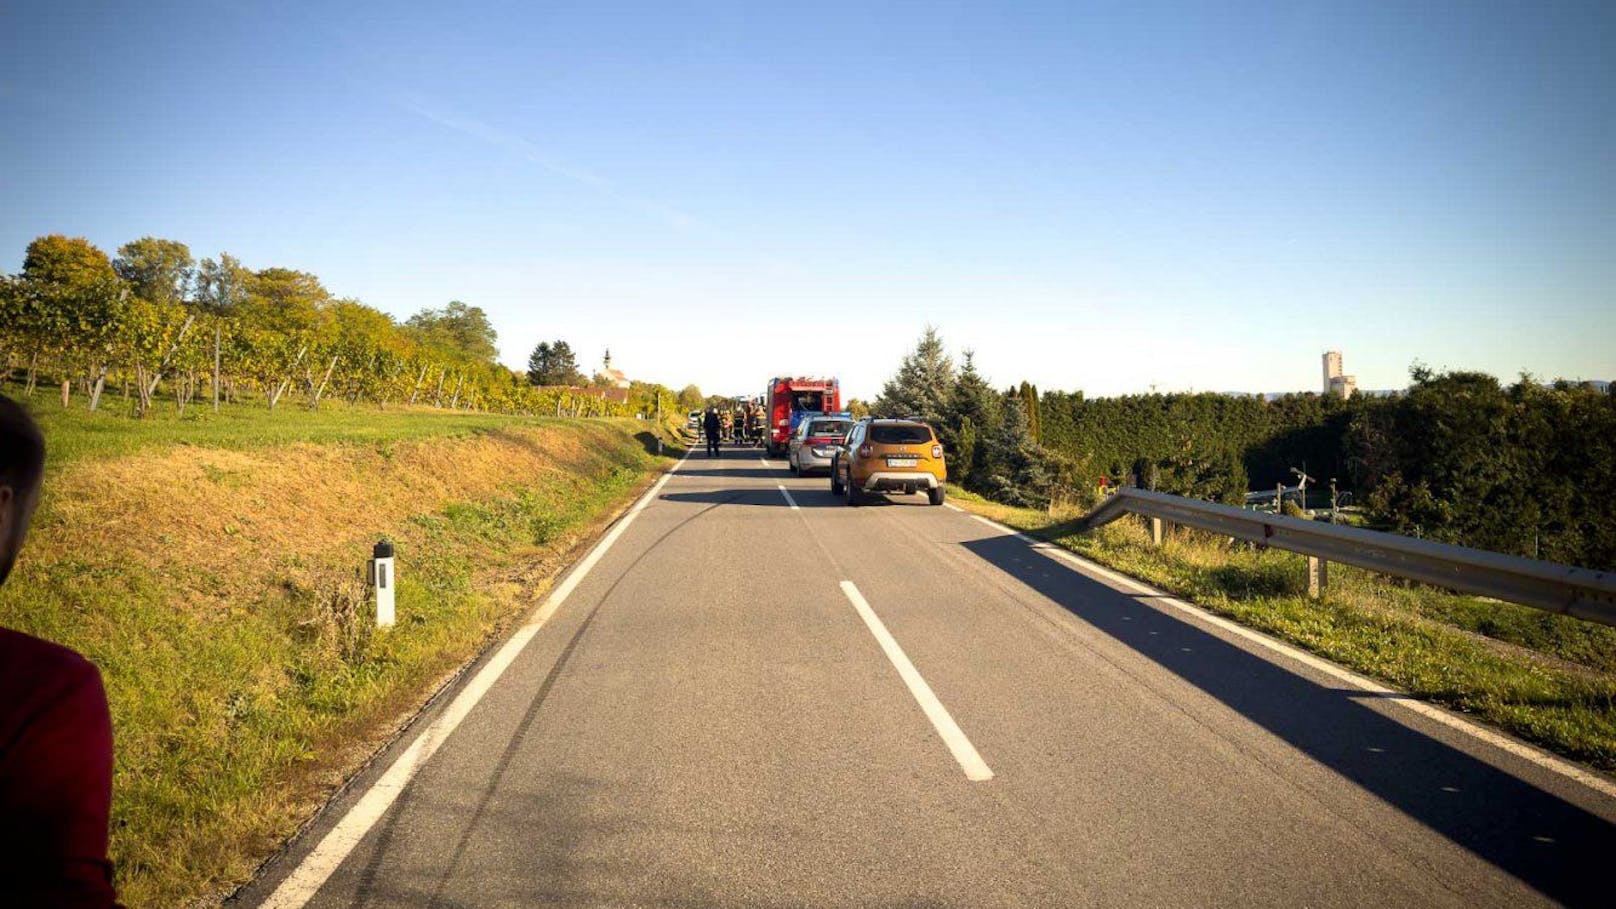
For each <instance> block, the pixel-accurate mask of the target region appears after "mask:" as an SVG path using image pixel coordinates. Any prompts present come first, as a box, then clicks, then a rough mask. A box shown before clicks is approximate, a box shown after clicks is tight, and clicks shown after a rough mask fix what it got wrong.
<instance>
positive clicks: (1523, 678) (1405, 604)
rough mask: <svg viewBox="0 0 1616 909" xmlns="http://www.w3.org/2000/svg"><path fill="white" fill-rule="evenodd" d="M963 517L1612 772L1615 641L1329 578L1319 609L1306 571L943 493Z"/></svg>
mask: <svg viewBox="0 0 1616 909" xmlns="http://www.w3.org/2000/svg"><path fill="white" fill-rule="evenodd" d="M951 492H952V494H953V500H954V501H955V502H957V503H958V504H960V505H961V506H962V507H964V508H968V509H970V510H971V511H974V512H976V513H978V514H982V515H984V516H986V517H989V518H992V519H994V520H996V521H1000V522H1002V523H1004V524H1007V525H1009V526H1011V527H1014V528H1016V529H1017V530H1021V531H1024V532H1026V533H1028V534H1029V535H1031V536H1034V537H1037V538H1040V539H1043V540H1047V541H1049V542H1052V543H1055V544H1056V545H1059V546H1061V547H1063V548H1065V549H1068V550H1071V551H1072V552H1075V553H1078V554H1080V555H1083V556H1085V557H1087V558H1089V559H1092V560H1094V561H1095V562H1098V563H1100V564H1102V565H1105V566H1107V567H1109V568H1113V569H1115V570H1117V571H1121V572H1123V573H1125V574H1128V575H1131V576H1133V577H1136V578H1139V579H1141V580H1144V581H1148V582H1150V583H1151V584H1154V585H1156V586H1158V587H1161V588H1163V589H1165V590H1167V591H1170V592H1172V593H1174V594H1177V595H1179V596H1181V597H1184V598H1185V599H1188V600H1190V601H1193V602H1195V603H1196V604H1198V605H1200V606H1203V607H1205V608H1206V609H1208V610H1210V611H1211V612H1214V613H1217V614H1219V615H1222V616H1226V617H1228V618H1231V619H1234V620H1235V621H1238V622H1240V623H1241V624H1243V625H1247V626H1249V627H1251V628H1255V629H1257V630H1259V631H1263V632H1265V633H1267V634H1270V635H1273V636H1274V637H1276V638H1279V639H1281V640H1284V641H1288V642H1290V643H1292V644H1296V645H1298V646H1300V647H1302V648H1304V649H1306V650H1309V651H1312V652H1313V653H1316V654H1318V655H1320V656H1323V657H1326V658H1328V659H1330V660H1333V661H1334V662H1336V663H1339V664H1341V665H1343V666H1346V667H1347V668H1349V669H1352V670H1354V671H1357V672H1361V673H1363V674H1365V675H1368V676H1373V677H1375V678H1378V679H1381V680H1382V681H1385V682H1387V683H1389V684H1391V685H1393V686H1395V687H1397V688H1400V689H1402V690H1404V691H1407V692H1408V693H1410V694H1413V695H1415V696H1417V697H1420V698H1423V699H1426V700H1429V701H1433V702H1435V703H1439V704H1442V705H1443V706H1445V707H1448V708H1451V709H1453V710H1455V711H1458V712H1460V713H1465V714H1470V715H1472V716H1475V717H1477V718H1479V719H1482V720H1485V721H1486V722H1488V723H1491V724H1493V725H1495V726H1498V727H1499V728H1502V729H1504V730H1507V731H1508V732H1511V733H1513V734H1515V735H1518V736H1520V737H1521V738H1524V739H1527V740H1529V741H1532V742H1536V743H1537V744H1539V745H1542V746H1544V747H1545V748H1548V749H1550V750H1553V751H1555V752H1558V753H1560V754H1562V755H1565V756H1567V757H1570V758H1573V759H1576V760H1580V761H1584V762H1586V763H1588V764H1590V765H1592V766H1594V767H1598V768H1600V769H1602V770H1607V771H1611V770H1616V629H1612V628H1607V627H1605V626H1603V625H1595V624H1592V623H1589V622H1582V621H1578V620H1576V619H1570V618H1566V617H1564V616H1557V615H1552V614H1550V613H1545V612H1540V611H1538V610H1535V609H1529V608H1527V607H1524V606H1516V605H1513V604H1510V603H1501V602H1497V601H1494V600H1487V599H1483V598H1479V597H1472V596H1464V595H1460V594H1454V593H1449V592H1446V591H1442V590H1437V589H1434V588H1430V587H1426V586H1424V585H1420V584H1413V583H1405V582H1401V581H1397V580H1393V579H1389V578H1385V577H1383V576H1380V575H1375V574H1373V573H1371V572H1367V571H1362V570H1359V569H1356V568H1352V567H1350V566H1346V565H1339V564H1332V565H1331V566H1330V583H1329V586H1328V587H1327V588H1326V591H1325V594H1324V596H1322V597H1321V598H1320V599H1318V600H1313V599H1310V598H1308V597H1307V595H1306V593H1307V591H1306V569H1305V562H1306V560H1305V559H1304V558H1303V557H1302V556H1299V555H1296V554H1294V553H1288V552H1282V551H1279V550H1273V549H1269V550H1259V549H1256V548H1253V547H1249V546H1244V545H1236V546H1227V545H1225V544H1224V541H1223V540H1222V539H1221V538H1217V537H1213V536H1211V535H1209V534H1204V533H1200V532H1198V531H1191V530H1187V529H1184V528H1178V529H1177V530H1176V531H1175V532H1174V533H1172V534H1170V535H1169V537H1168V539H1167V540H1166V542H1165V543H1164V545H1163V546H1161V547H1160V548H1157V547H1155V546H1152V545H1151V543H1150V537H1149V533H1148V532H1147V531H1146V530H1145V528H1144V526H1143V524H1142V522H1141V521H1139V520H1131V519H1123V520H1121V521H1117V522H1115V523H1113V524H1110V525H1107V526H1105V527H1102V528H1100V529H1098V530H1096V531H1092V532H1090V533H1086V534H1078V533H1074V532H1072V524H1071V518H1072V517H1075V516H1074V515H1056V516H1051V515H1048V514H1046V513H1044V512H1041V511H1036V510H1028V509H1018V508H1010V507H1007V506H1004V505H999V504H997V503H993V502H988V501H986V500H984V499H982V498H981V497H979V496H975V495H972V494H971V493H968V492H963V491H956V490H951Z"/></svg>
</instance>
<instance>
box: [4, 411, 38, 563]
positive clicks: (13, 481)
mask: <svg viewBox="0 0 1616 909" xmlns="http://www.w3.org/2000/svg"><path fill="white" fill-rule="evenodd" d="M44 473H45V438H44V436H43V435H41V434H40V431H39V427H38V426H37V425H35V423H34V421H33V418H32V417H29V416H28V412H27V411H25V410H23V409H22V407H21V405H19V404H18V403H17V402H16V401H13V400H11V399H10V398H8V397H5V396H4V395H0V584H3V583H5V580H6V576H7V575H9V574H11V567H12V566H13V565H15V564H16V562H17V554H18V553H19V552H21V551H22V541H23V538H24V537H26V536H27V535H28V522H29V520H30V519H31V518H32V517H33V515H34V506H35V505H38V504H39V483H40V478H41V477H43V476H44Z"/></svg>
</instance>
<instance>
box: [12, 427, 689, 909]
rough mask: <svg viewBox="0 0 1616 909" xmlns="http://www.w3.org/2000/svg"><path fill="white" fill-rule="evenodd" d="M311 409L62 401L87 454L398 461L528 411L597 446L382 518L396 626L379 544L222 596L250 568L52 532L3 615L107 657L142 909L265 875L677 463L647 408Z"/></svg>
mask: <svg viewBox="0 0 1616 909" xmlns="http://www.w3.org/2000/svg"><path fill="white" fill-rule="evenodd" d="M294 416H295V417H296V419H286V418H283V417H282V416H281V415H278V414H277V415H270V414H268V413H264V412H259V413H257V414H243V413H227V414H225V415H222V418H221V419H220V420H218V421H203V422H202V423H201V424H200V427H195V426H189V425H188V424H185V423H183V422H179V421H170V422H169V423H164V422H162V421H156V420H153V421H132V420H129V419H128V418H125V417H112V418H109V420H108V422H107V423H105V424H103V422H102V421H101V419H100V418H98V417H96V416H94V415H83V414H58V415H49V416H47V418H46V426H47V432H48V436H47V439H48V443H49V444H50V446H51V451H52V457H53V459H54V458H56V457H60V456H61V455H62V452H63V451H64V449H65V450H67V451H68V452H69V453H70V454H69V455H68V460H69V463H71V462H72V460H73V458H75V457H76V458H78V459H81V460H83V459H92V460H96V459H104V458H108V457H112V456H114V455H116V454H119V453H124V452H132V451H141V452H144V451H147V450H148V449H150V448H151V447H153V446H158V447H161V446H166V445H174V444H207V445H209V446H211V447H258V446H274V445H278V444H282V443H284V442H287V441H297V442H338V443H341V444H343V445H345V446H347V447H348V449H349V450H351V451H352V452H353V453H354V457H363V456H367V455H368V456H369V457H371V458H375V457H377V456H378V455H380V456H382V457H388V455H387V452H388V451H389V450H390V449H391V448H392V446H393V444H394V443H395V442H396V441H398V440H402V439H409V438H418V437H422V436H446V435H455V434H460V433H466V432H471V433H475V432H479V431H481V430H483V429H485V428H486V429H509V428H511V427H513V426H519V427H524V429H523V431H525V432H536V433H543V434H545V435H546V437H549V435H550V434H564V435H567V436H568V437H572V436H576V437H577V439H578V440H579V445H578V446H577V447H576V448H575V449H572V450H573V452H574V453H573V454H571V455H569V457H570V458H571V460H570V461H569V462H568V463H567V465H566V466H565V467H564V469H544V470H538V471H536V472H535V473H534V474H532V475H531V476H524V477H521V478H513V479H512V481H511V482H510V483H509V484H507V485H506V486H505V487H504V488H502V489H500V490H498V491H497V493H495V494H492V495H490V496H488V497H484V498H481V499H479V500H476V501H456V502H450V503H447V504H445V505H443V506H442V507H437V508H433V509H431V510H427V511H423V512H419V513H415V514H413V515H412V516H410V517H408V518H407V519H406V520H403V521H401V522H400V523H399V524H397V525H396V526H392V527H385V528H376V529H377V530H379V531H382V532H385V533H386V534H387V535H388V536H390V537H391V538H392V539H394V540H395V543H396V545H397V551H398V559H399V566H400V571H399V587H398V615H399V622H398V624H397V625H396V626H395V627H394V628H392V629H390V630H387V631H374V630H372V628H371V624H372V623H371V621H370V619H371V616H370V611H369V605H368V603H367V602H365V601H364V600H363V599H362V592H361V591H360V590H359V589H358V588H357V585H356V583H355V581H354V578H355V575H356V569H357V567H358V566H359V565H361V564H363V560H364V559H365V558H366V557H367V556H368V544H364V543H360V542H356V541H348V542H342V543H337V544H333V546H332V547H331V548H330V549H329V550H328V551H322V552H319V553H317V554H312V555H310V554H304V555H299V556H294V557H288V558H281V559H277V557H276V556H275V554H274V553H266V554H265V558H266V560H268V561H269V562H270V563H272V564H271V567H268V568H265V567H264V566H254V567H253V568H252V569H251V570H250V571H249V570H248V569H246V568H244V569H243V572H244V574H243V575H242V577H260V576H262V575H263V574H264V573H265V572H268V573H269V576H270V577H271V581H270V582H269V583H265V584H260V585H257V586H255V587H253V588H251V589H253V590H254V591H255V592H254V593H253V594H252V595H250V596H248V597H246V598H243V599H239V600H236V601H231V600H230V599H228V597H227V596H226V595H225V594H224V592H225V591H229V590H241V589H243V585H242V583H241V577H217V576H213V575H210V574H209V572H207V571H203V570H194V571H189V572H187V573H185V574H184V575H183V576H176V575H175V573H174V572H172V570H170V571H166V572H165V571H160V570H158V569H156V568H154V567H153V566H151V565H149V564H144V563H142V562H141V561H140V560H139V559H137V558H134V557H132V556H131V555H130V554H128V553H123V552H119V551H96V552H85V553H78V554H75V553H69V552H64V551H62V550H61V548H60V547H55V548H53V545H54V544H53V537H52V527H53V526H54V524H55V521H54V519H53V520H52V521H48V522H46V524H47V526H46V527H43V528H39V530H40V532H39V533H37V534H36V539H33V540H30V551H29V553H28V556H30V557H31V558H30V559H29V561H28V563H27V564H26V565H25V566H23V570H21V571H19V573H18V574H17V575H16V576H14V578H13V580H12V581H11V582H10V583H8V584H7V585H6V586H5V587H4V588H0V625H5V626H7V627H12V628H17V629H20V630H23V631H26V632H29V633H31V634H36V635H39V636H42V637H45V638H48V639H51V640H56V641H60V642H62V643H65V644H67V645H69V646H72V647H74V648H75V649H77V650H79V651H81V652H83V653H84V654H85V655H86V656H88V657H90V658H91V659H92V660H93V661H94V662H96V664H97V665H98V666H100V668H101V670H102V674H103V677H104V678H105V681H106V685H107V691H108V699H109V702H110V703H111V706H112V711H113V723H114V732H115V739H116V742H115V753H116V777H115V780H114V804H113V817H112V851H113V859H114V862H115V863H116V868H117V884H118V887H119V890H120V896H121V897H122V898H123V900H124V901H125V903H126V904H127V905H129V906H130V907H131V909H143V907H159V906H162V907H166V906H179V905H195V904H201V905H208V904H215V903H217V902H218V901H219V900H220V899H222V897H223V896H224V895H226V894H227V893H228V892H229V891H230V890H231V889H232V888H233V887H234V886H235V885H237V884H239V883H240V882H242V881H244V880H246V879H247V878H248V877H249V876H250V875H251V873H252V871H253V869H254V868H255V867H256V865H257V863H258V862H259V861H261V860H262V859H263V858H264V857H265V856H267V855H268V854H270V853H271V852H272V851H273V850H274V849H275V848H276V847H277V845H278V844H279V843H280V842H281V841H282V840H283V839H284V837H285V836H287V835H288V834H289V833H291V832H292V831H293V830H295V829H296V827H297V826H298V824H299V823H301V822H302V820H304V819H305V818H307V817H308V816H309V815H310V814H311V813H312V811H313V810H314V809H315V808H316V807H318V805H319V804H320V803H321V801H322V800H323V798H324V796H325V794H326V793H328V792H329V791H330V789H331V788H332V787H333V786H334V785H336V784H337V783H338V782H340V780H341V779H342V778H343V777H344V776H345V775H346V774H347V773H349V772H351V771H352V769H353V768H354V767H356V766H357V765H358V764H359V763H360V762H361V761H363V760H364V759H365V758H366V757H367V756H368V755H369V753H370V752H371V750H372V749H373V748H374V747H375V746H376V745H378V744H379V743H380V741H381V740H382V739H383V737H384V736H385V735H386V734H387V732H388V731H389V730H390V729H392V728H394V726H395V724H396V723H397V721H398V720H399V719H400V718H401V717H403V716H407V715H408V714H409V713H411V712H412V711H413V710H414V709H415V708H416V707H417V705H419V703H420V702H421V700H422V698H424V697H425V695H426V694H427V693H428V692H429V691H430V690H431V688H432V687H433V686H434V685H435V684H436V683H437V682H438V681H439V680H441V679H443V678H444V677H445V675H446V674H447V673H449V672H451V671H452V670H453V669H454V668H455V667H457V666H459V665H461V664H462V663H463V662H464V661H465V660H466V659H468V658H469V657H470V656H471V655H472V654H474V653H475V652H476V651H477V650H478V649H479V648H480V647H481V646H483V645H484V643H485V642H487V641H488V640H489V639H490V637H491V636H492V635H494V634H495V633H496V632H497V631H498V630H499V628H500V627H502V625H503V623H505V622H507V621H509V620H510V619H511V618H512V617H513V616H516V615H519V614H522V613H523V612H525V611H526V610H527V609H530V608H531V607H532V605H533V603H534V602H535V600H536V598H537V596H538V595H540V594H541V593H542V592H543V590H544V589H546V587H547V584H548V578H549V577H550V575H551V574H552V573H553V572H554V571H555V570H557V569H559V568H560V567H561V566H562V565H563V564H564V556H565V555H566V554H567V553H568V552H569V551H570V550H571V548H572V547H573V546H574V545H576V544H577V543H578V542H579V541H580V540H582V539H584V538H586V536H587V534H588V533H589V532H590V531H591V530H592V529H593V528H594V527H596V526H597V525H598V523H599V522H600V521H601V520H602V519H603V518H604V517H605V516H606V515H607V514H609V513H610V512H611V511H613V510H614V509H616V508H617V507H620V506H621V505H623V504H624V503H626V502H627V501H628V500H630V499H631V498H632V497H633V495H634V494H635V493H636V492H637V490H639V489H640V488H642V487H643V486H644V484H645V483H646V482H648V481H649V479H650V478H651V477H653V476H654V475H655V474H656V473H658V472H659V471H660V470H661V469H662V468H663V467H664V466H665V464H666V463H667V462H666V460H665V459H660V458H657V457H654V456H653V455H651V454H650V453H648V452H647V451H646V446H645V439H644V438H642V436H643V435H644V431H643V427H644V426H645V424H643V423H639V424H636V423H635V421H537V422H540V423H544V424H545V425H542V426H540V427H538V428H537V429H533V428H532V424H533V423H534V422H535V421H532V420H511V419H508V418H497V417H476V416H468V415H455V414H442V413H410V414H387V415H378V414H376V413H375V412H374V411H366V412H360V411H344V410H340V409H336V408H333V409H332V410H331V411H329V412H326V413H322V414H319V415H310V414H307V413H298V414H295V415H294ZM304 421H310V422H304ZM637 431H638V432H637ZM673 453H677V452H673ZM59 469H60V465H55V464H53V472H54V471H55V470H59ZM79 469H83V470H94V469H96V464H94V463H89V464H82V463H81V464H80V465H79ZM337 507H340V505H339V506H337ZM139 530H140V529H138V528H131V531H132V532H139ZM147 532H149V529H147Z"/></svg>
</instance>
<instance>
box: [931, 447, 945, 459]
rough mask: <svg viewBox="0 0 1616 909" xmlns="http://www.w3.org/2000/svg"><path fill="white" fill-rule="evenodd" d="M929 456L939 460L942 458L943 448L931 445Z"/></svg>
mask: <svg viewBox="0 0 1616 909" xmlns="http://www.w3.org/2000/svg"><path fill="white" fill-rule="evenodd" d="M931 456H932V457H934V458H941V457H942V456H943V446H941V445H933V446H932V447H931Z"/></svg>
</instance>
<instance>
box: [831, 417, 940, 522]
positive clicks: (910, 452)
mask: <svg viewBox="0 0 1616 909" xmlns="http://www.w3.org/2000/svg"><path fill="white" fill-rule="evenodd" d="M947 480H948V470H947V468H946V466H945V465H944V464H943V446H942V444H941V443H940V442H938V441H937V433H935V432H932V428H931V427H930V426H927V425H926V424H925V423H922V422H920V421H918V420H872V419H865V420H860V421H859V422H857V423H855V424H853V428H852V430H850V431H849V432H848V434H847V438H846V439H844V440H843V441H842V445H841V448H840V449H838V450H837V452H836V454H835V455H834V456H833V457H832V460H831V465H830V491H831V493H832V494H833V495H846V496H847V504H849V505H858V504H860V503H861V502H863V501H864V497H865V495H867V494H874V493H881V492H902V493H904V494H906V495H912V494H914V493H917V492H919V491H921V490H922V489H924V490H925V491H926V497H927V498H929V499H930V500H931V504H933V505H941V504H943V496H944V495H945V491H944V486H943V484H944V483H945V482H947Z"/></svg>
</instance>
